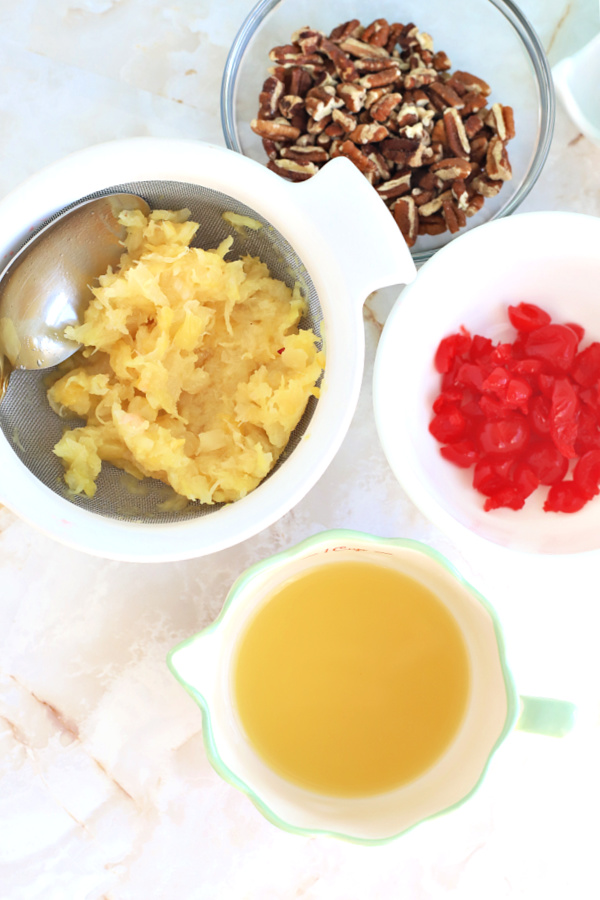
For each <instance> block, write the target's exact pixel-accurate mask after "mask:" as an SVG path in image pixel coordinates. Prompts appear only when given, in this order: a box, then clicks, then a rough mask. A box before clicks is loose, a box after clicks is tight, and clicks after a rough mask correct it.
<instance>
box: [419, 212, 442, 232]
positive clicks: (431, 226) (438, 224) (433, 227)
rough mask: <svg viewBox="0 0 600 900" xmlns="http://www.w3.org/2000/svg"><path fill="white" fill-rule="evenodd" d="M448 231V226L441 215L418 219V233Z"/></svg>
mask: <svg viewBox="0 0 600 900" xmlns="http://www.w3.org/2000/svg"><path fill="white" fill-rule="evenodd" d="M445 231H448V226H447V225H446V221H445V219H444V217H443V216H441V215H435V216H428V217H427V218H426V219H421V220H420V221H419V234H430V235H438V234H443V233H444V232H445Z"/></svg>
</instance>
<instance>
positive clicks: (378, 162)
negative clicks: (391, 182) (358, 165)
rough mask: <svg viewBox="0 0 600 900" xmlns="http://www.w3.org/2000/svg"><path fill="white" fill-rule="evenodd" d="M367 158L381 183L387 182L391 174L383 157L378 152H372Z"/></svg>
mask: <svg viewBox="0 0 600 900" xmlns="http://www.w3.org/2000/svg"><path fill="white" fill-rule="evenodd" d="M368 158H369V159H370V160H371V162H372V163H373V164H374V166H375V169H376V173H377V177H378V178H379V179H380V180H381V181H387V180H388V178H389V177H390V175H391V172H390V167H389V166H388V164H387V160H386V158H385V156H384V155H383V154H382V153H379V151H378V150H373V151H372V152H371V153H369V154H368Z"/></svg>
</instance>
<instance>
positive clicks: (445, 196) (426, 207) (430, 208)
mask: <svg viewBox="0 0 600 900" xmlns="http://www.w3.org/2000/svg"><path fill="white" fill-rule="evenodd" d="M451 197H452V192H451V191H443V192H442V193H441V194H438V196H437V197H434V198H433V200H429V201H428V202H427V203H421V204H420V205H419V214H420V215H421V216H424V217H425V218H429V216H432V215H434V213H437V212H439V211H440V210H441V208H442V206H443V205H444V203H445V202H446V200H450V199H451Z"/></svg>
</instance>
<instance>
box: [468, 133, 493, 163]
mask: <svg viewBox="0 0 600 900" xmlns="http://www.w3.org/2000/svg"><path fill="white" fill-rule="evenodd" d="M488 143H489V138H488V137H487V135H486V134H478V135H477V136H476V137H474V138H473V140H472V141H471V159H472V160H473V162H476V163H482V162H483V160H484V159H485V157H486V153H487V148H488Z"/></svg>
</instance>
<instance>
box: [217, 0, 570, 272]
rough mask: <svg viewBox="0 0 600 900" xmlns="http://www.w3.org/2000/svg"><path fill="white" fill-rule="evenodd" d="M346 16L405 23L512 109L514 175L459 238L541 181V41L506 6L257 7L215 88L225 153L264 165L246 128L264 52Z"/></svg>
mask: <svg viewBox="0 0 600 900" xmlns="http://www.w3.org/2000/svg"><path fill="white" fill-rule="evenodd" d="M350 18H356V19H358V20H360V22H361V23H362V24H363V25H365V26H366V25H368V24H369V23H370V22H372V21H373V20H374V19H376V18H385V19H387V20H388V21H389V22H390V23H391V22H403V23H409V22H413V23H414V24H416V25H417V26H418V28H419V30H420V31H424V32H427V33H428V34H430V35H431V37H432V38H433V44H434V50H435V51H438V50H443V51H445V52H446V53H447V54H448V56H449V57H450V60H451V62H452V71H455V70H462V71H467V72H470V73H472V74H473V75H476V76H478V77H479V78H482V79H484V80H485V81H486V82H487V83H488V84H489V85H490V86H491V88H492V93H491V95H490V97H489V105H491V103H494V102H499V103H502V104H503V105H505V106H511V107H512V108H513V110H514V116H515V126H516V136H515V137H514V139H513V140H511V141H510V143H509V145H508V152H509V158H510V163H511V166H512V171H513V177H512V179H511V180H509V181H506V182H505V183H504V185H503V188H502V190H501V191H500V193H499V194H498V195H497V196H496V197H494V198H490V199H487V200H486V201H485V204H484V206H483V208H482V209H481V210H480V211H479V212H478V213H476V214H475V215H473V216H472V217H471V218H468V219H467V224H466V226H465V227H464V228H461V229H460V231H459V232H458V234H463V233H464V232H465V231H468V230H470V229H472V228H475V227H476V226H477V225H481V224H482V223H483V222H487V221H490V220H492V219H498V218H500V217H502V216H506V215H509V214H510V213H512V212H514V210H516V209H517V208H518V206H519V205H520V203H521V202H522V201H523V200H524V198H525V197H526V196H527V194H528V193H529V191H530V190H531V189H532V187H533V186H534V184H535V182H536V180H537V178H538V177H539V175H540V172H541V170H542V167H543V165H544V162H545V160H546V157H547V155H548V150H549V148H550V142H551V139H552V133H553V128H554V111H555V96H554V86H553V81H552V76H551V71H550V68H549V65H548V62H547V59H546V56H545V53H544V50H543V47H542V45H541V43H540V40H539V38H538V36H537V34H536V33H535V31H534V30H533V28H532V26H531V25H530V24H529V22H528V21H527V19H526V18H525V16H524V15H523V13H522V12H521V11H520V10H519V9H518V7H517V6H516V5H515V4H514V3H512V2H510V0H463V2H462V3H461V4H460V5H459V6H458V5H457V4H451V3H448V2H447V0H423V2H421V3H419V4H416V3H414V0H413V2H411V0H394V2H390V0H378V2H377V3H365V2H360V0H357V2H354V3H353V4H351V5H349V4H348V3H345V2H340V0H332V2H329V3H326V4H324V3H322V2H313V0H307V2H305V3H303V4H302V6H301V7H299V6H298V4H297V3H292V2H291V0H260V2H259V3H257V4H256V6H255V7H254V8H253V9H252V11H251V12H250V13H249V15H248V16H247V18H246V19H245V21H244V22H243V24H242V26H241V28H240V30H239V31H238V34H237V36H236V38H235V40H234V41H233V44H232V46H231V50H230V52H229V56H228V58H227V62H226V65H225V70H224V73H223V80H222V85H221V119H222V125H223V133H224V137H225V143H226V144H227V146H228V147H229V148H230V149H232V150H235V151H237V152H239V153H243V154H245V155H246V156H250V157H252V158H253V159H255V160H257V161H259V162H262V163H266V162H267V156H266V154H265V151H264V149H263V146H262V140H261V138H260V137H259V136H258V135H256V134H255V133H254V132H253V131H252V130H251V128H250V122H251V120H252V119H254V118H256V115H257V112H258V106H259V99H258V98H259V93H260V91H261V90H262V85H263V83H264V81H265V79H266V78H267V77H268V74H269V71H268V70H269V68H270V67H271V66H272V65H273V63H272V62H271V61H270V60H269V51H270V50H271V49H272V48H273V47H276V46H280V45H283V44H289V43H290V41H291V37H292V34H293V33H294V32H295V31H297V30H298V29H299V28H302V27H306V26H310V27H311V28H315V29H318V30H320V31H323V32H325V33H326V34H329V33H330V32H331V31H332V30H333V29H334V28H335V27H336V26H338V25H340V24H341V23H343V22H346V21H348V19H350ZM454 236H455V235H454V234H450V233H449V232H444V233H443V234H441V235H438V236H435V237H434V236H429V235H424V236H421V237H419V238H418V239H417V241H416V243H415V245H414V246H413V247H412V254H413V259H414V260H415V262H416V263H417V264H421V263H423V262H425V261H426V260H427V259H428V258H429V257H430V256H432V255H433V253H435V252H436V250H438V249H440V248H441V247H443V246H444V245H445V244H447V243H448V242H449V241H451V240H452V238H453V237H454Z"/></svg>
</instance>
